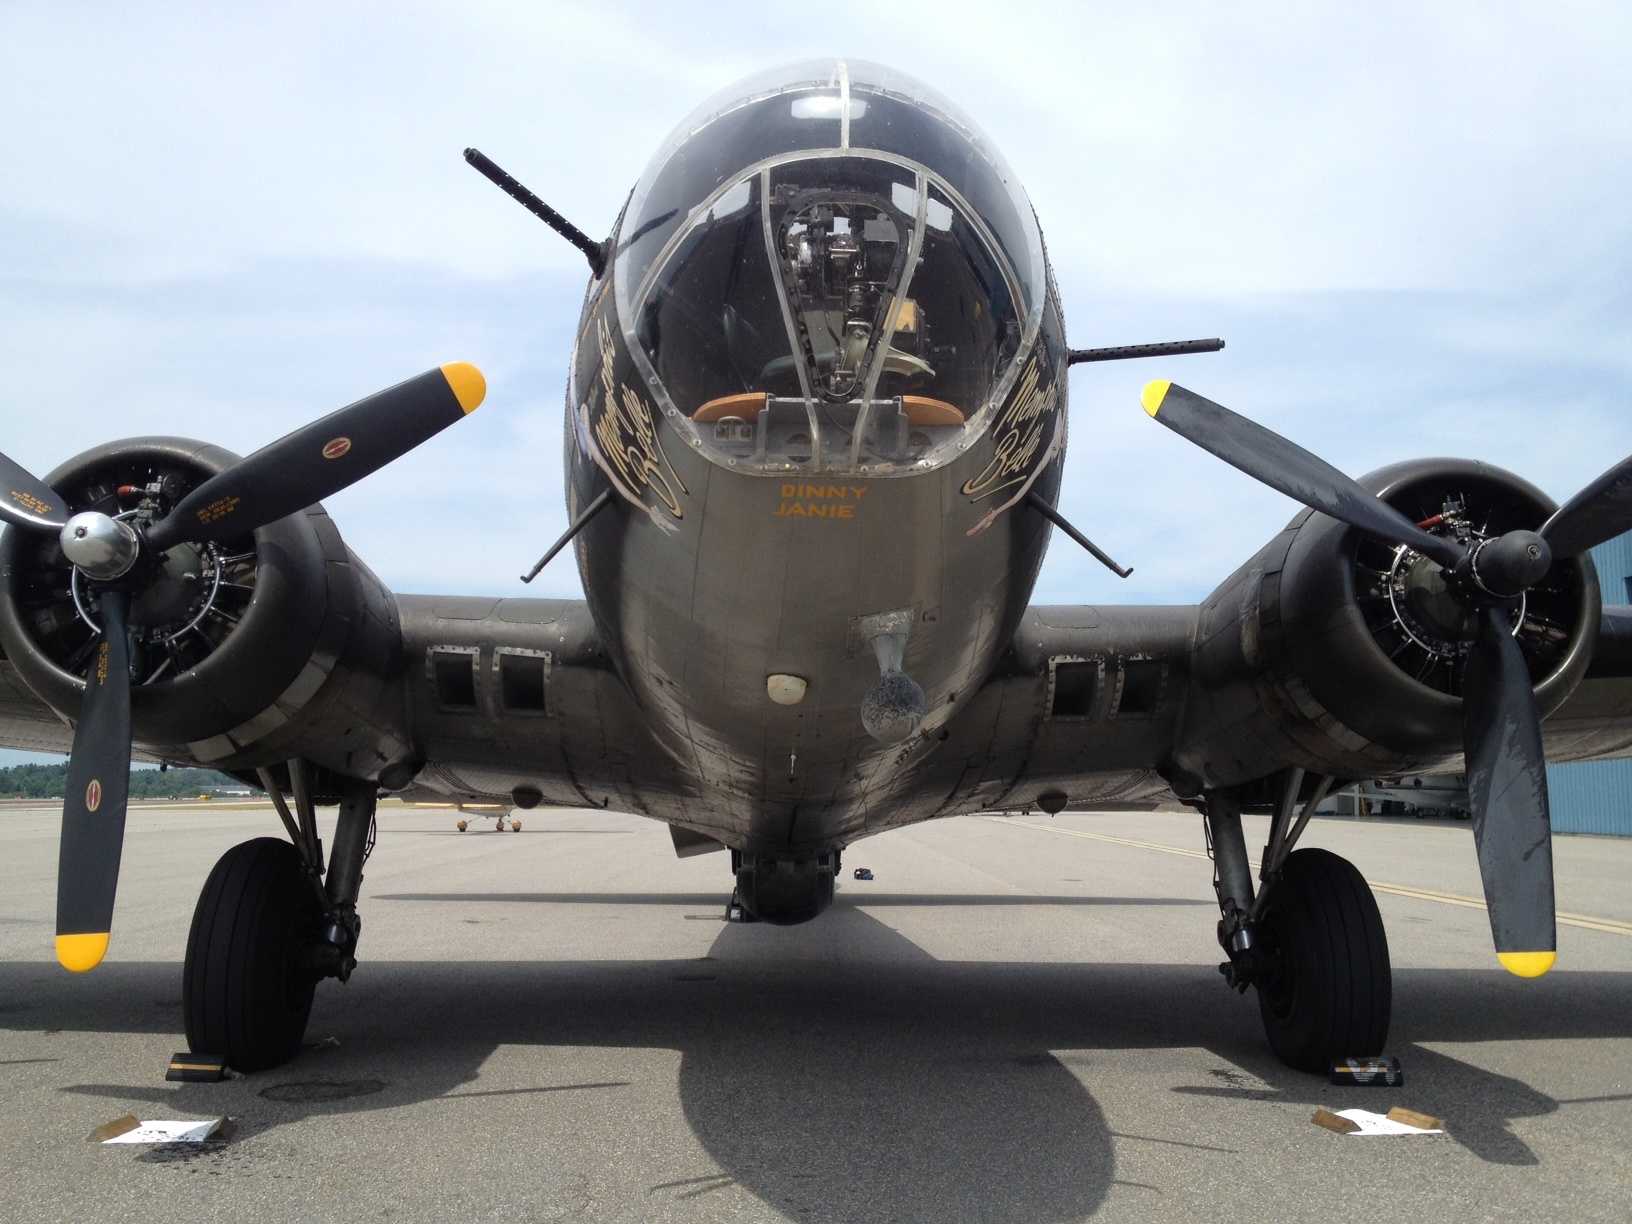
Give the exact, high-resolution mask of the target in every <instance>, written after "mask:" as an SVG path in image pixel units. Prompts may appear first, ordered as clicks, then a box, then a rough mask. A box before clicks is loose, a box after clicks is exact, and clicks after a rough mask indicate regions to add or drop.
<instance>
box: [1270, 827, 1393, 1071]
mask: <svg viewBox="0 0 1632 1224" xmlns="http://www.w3.org/2000/svg"><path fill="white" fill-rule="evenodd" d="M1259 930H1260V937H1261V938H1262V939H1264V941H1265V949H1266V951H1267V952H1268V954H1269V955H1270V957H1271V958H1272V960H1273V962H1274V965H1275V968H1274V970H1273V971H1272V972H1271V973H1270V975H1269V976H1268V977H1267V978H1265V980H1263V981H1261V982H1260V983H1259V985H1258V1009H1259V1012H1260V1013H1261V1014H1262V1016H1263V1019H1264V1032H1265V1034H1266V1035H1267V1036H1268V1037H1269V1044H1270V1048H1271V1049H1273V1050H1274V1051H1275V1053H1276V1055H1277V1056H1278V1057H1279V1058H1280V1060H1281V1061H1282V1062H1284V1063H1285V1064H1286V1065H1287V1066H1289V1067H1295V1068H1296V1069H1298V1070H1299V1071H1317V1072H1325V1071H1326V1070H1327V1068H1328V1067H1329V1066H1330V1064H1331V1061H1332V1059H1334V1058H1348V1057H1355V1058H1362V1057H1366V1056H1368V1055H1372V1054H1380V1053H1382V1050H1383V1046H1384V1044H1385V1043H1386V1042H1387V1041H1388V1022H1389V1015H1390V1013H1391V1011H1392V1009H1393V1005H1394V977H1393V971H1392V969H1391V968H1390V967H1389V962H1388V936H1387V935H1386V934H1385V933H1384V931H1383V919H1382V915H1381V914H1379V913H1378V912H1377V901H1376V898H1374V897H1373V896H1372V895H1371V889H1370V888H1369V887H1367V885H1366V881H1365V877H1363V876H1362V875H1361V874H1360V872H1359V871H1358V870H1357V869H1356V868H1355V866H1354V864H1353V863H1351V862H1349V861H1348V860H1347V859H1345V858H1340V857H1338V856H1337V855H1335V854H1333V853H1331V851H1329V850H1317V849H1308V850H1297V851H1294V852H1293V853H1292V854H1291V855H1289V856H1288V857H1287V860H1286V866H1285V868H1283V869H1282V872H1281V878H1280V880H1279V881H1278V882H1277V883H1276V884H1275V885H1274V886H1273V891H1272V892H1271V894H1270V896H1269V897H1268V898H1267V899H1266V901H1265V906H1264V916H1263V920H1262V922H1261V924H1260V928H1259Z"/></svg>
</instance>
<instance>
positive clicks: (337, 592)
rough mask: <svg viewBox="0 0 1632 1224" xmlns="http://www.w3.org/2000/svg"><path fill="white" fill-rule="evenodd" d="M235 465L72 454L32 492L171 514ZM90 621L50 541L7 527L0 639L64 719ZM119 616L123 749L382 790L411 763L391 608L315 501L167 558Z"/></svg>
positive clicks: (194, 453) (213, 453)
mask: <svg viewBox="0 0 1632 1224" xmlns="http://www.w3.org/2000/svg"><path fill="white" fill-rule="evenodd" d="M236 460H237V456H235V455H233V454H231V453H229V452H228V451H225V450H223V449H221V448H220V447H216V446H210V445H207V444H204V443H199V442H192V441H188V440H186V439H182V438H134V439H129V440H125V441H121V442H111V443H108V444H107V445H104V446H99V447H96V448H95V449H93V450H89V451H86V452H85V453H84V454H81V455H79V456H76V457H75V458H73V459H71V460H69V461H68V462H67V463H65V464H63V465H62V466H61V467H59V468H57V469H56V471H54V472H52V473H51V474H50V475H49V476H48V477H47V478H46V482H47V483H48V484H50V485H51V486H52V487H54V488H56V489H57V490H58V491H59V492H61V493H62V494H63V495H64V496H65V497H66V498H67V500H68V502H69V504H70V505H71V506H72V507H73V508H74V509H76V510H79V509H98V510H102V511H103V512H104V513H108V514H117V513H118V512H119V510H120V506H121V504H122V500H121V495H120V489H121V487H122V486H124V487H127V488H128V487H130V486H134V487H137V488H146V487H150V486H152V485H154V484H158V485H161V486H162V487H163V496H164V497H166V498H167V499H168V500H169V502H170V504H174V502H175V500H177V499H179V498H180V497H181V496H183V495H185V494H186V493H187V492H188V491H189V490H191V489H192V488H194V487H196V486H197V485H199V484H201V483H202V482H203V481H204V480H206V479H207V478H209V477H210V476H213V475H214V474H216V473H217V472H219V471H221V470H223V469H224V468H226V467H227V466H228V465H229V464H231V463H234V462H236ZM129 498H130V494H129V493H128V492H127V493H126V494H125V497H124V500H125V501H128V500H129ZM94 620H95V612H94V606H93V601H92V600H91V599H89V597H88V593H87V591H86V590H85V588H84V584H83V583H82V582H81V580H80V577H79V575H77V573H75V571H73V570H72V569H71V568H70V567H69V566H68V564H67V562H66V561H65V559H64V558H63V556H62V552H61V548H60V546H59V545H58V543H57V540H56V538H55V537H54V536H52V535H49V534H34V533H24V532H21V531H19V530H17V529H15V528H13V529H10V530H8V531H7V532H6V533H5V536H4V538H3V540H0V646H3V647H4V650H5V653H6V656H7V657H8V658H9V659H10V660H11V662H12V663H13V664H14V665H15V667H16V668H17V671H18V673H19V674H20V675H21V676H22V678H23V680H24V681H25V682H26V683H27V684H28V686H29V687H30V688H31V689H33V690H34V692H35V693H36V694H37V695H38V696H39V697H40V698H41V699H42V700H43V701H45V702H46V703H47V704H49V705H50V706H51V707H52V708H53V709H55V710H57V711H58V712H60V713H62V714H64V715H66V716H67V717H70V718H77V717H78V713H79V705H80V699H81V694H82V693H83V691H84V674H85V669H86V666H87V665H88V661H89V659H90V657H91V655H92V653H93V650H94V644H95V642H96V640H97V631H96V629H95V628H93V622H94ZM132 622H133V625H135V626H137V628H136V632H135V639H136V640H135V642H134V645H133V659H134V661H135V664H136V670H135V672H134V676H133V686H132V689H131V722H132V728H133V733H134V735H133V737H134V740H135V743H136V745H137V747H138V750H139V751H145V752H146V753H148V754H150V755H153V756H159V757H163V758H168V759H172V760H189V761H196V762H198V763H200V764H205V765H211V766H214V767H216V768H221V769H233V770H239V771H242V770H246V769H250V768H253V767H255V766H259V765H267V764H272V763H275V762H281V761H284V760H287V759H289V758H291V757H295V756H300V757H303V758H305V759H307V760H309V761H311V762H313V763H314V764H316V765H319V766H321V767H322V768H323V769H326V770H329V771H332V772H333V773H334V774H337V775H341V776H345V777H352V778H366V779H372V780H377V779H380V778H381V776H382V774H384V775H386V777H387V780H388V782H394V777H393V775H400V774H401V773H402V772H404V771H405V770H406V769H408V768H409V767H410V758H411V753H410V748H409V739H408V733H407V723H406V717H405V712H404V703H403V697H402V683H401V680H402V662H401V654H402V648H401V633H400V630H399V626H398V621H397V607H396V602H395V600H394V599H393V598H392V596H391V593H390V592H389V591H387V590H386V589H385V587H384V586H383V585H382V584H381V583H380V581H379V579H378V578H376V577H375V576H374V574H373V573H372V572H371V571H370V570H369V569H368V568H367V567H366V566H365V565H363V564H362V562H360V561H359V560H358V559H357V558H356V557H355V556H353V555H352V554H351V552H350V551H349V550H348V549H347V548H346V546H345V543H344V541H342V540H341V538H340V533H339V532H338V530H336V528H335V526H334V523H333V522H332V521H331V520H330V518H329V516H328V515H327V514H326V513H324V511H323V510H322V509H321V507H313V508H312V509H310V510H307V511H305V512H303V513H300V514H294V515H290V516H289V517H287V518H284V519H280V520H278V521H277V522H274V523H271V524H270V525H268V526H266V527H262V528H259V529H258V530H256V531H255V532H254V533H253V534H252V535H251V534H246V535H245V536H244V537H242V538H241V539H238V540H230V541H227V542H225V543H222V544H212V545H193V544H183V545H179V546H177V547H176V548H173V549H171V550H169V552H168V553H167V554H166V556H165V567H164V578H163V579H162V580H160V581H157V582H155V583H153V584H151V585H150V586H149V587H148V588H146V589H144V590H143V591H141V592H140V593H139V594H138V595H137V596H136V598H135V601H134V603H133V605H132ZM395 784H398V785H400V782H396V783H395Z"/></svg>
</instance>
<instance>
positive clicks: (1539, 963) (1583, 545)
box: [1140, 379, 1632, 977]
mask: <svg viewBox="0 0 1632 1224" xmlns="http://www.w3.org/2000/svg"><path fill="white" fill-rule="evenodd" d="M1140 398H1141V402H1142V403H1143V404H1144V407H1145V411H1146V412H1148V413H1149V414H1150V415H1151V416H1152V417H1154V418H1155V419H1156V420H1158V421H1160V422H1161V423H1162V424H1163V425H1166V426H1167V427H1168V428H1169V429H1171V430H1173V431H1174V432H1175V433H1177V434H1178V435H1179V436H1180V437H1182V438H1185V439H1186V440H1188V441H1190V442H1193V443H1195V444H1196V445H1197V446H1200V447H1202V448H1203V449H1204V450H1207V451H1211V452H1212V453H1213V454H1214V455H1216V456H1218V457H1219V458H1220V459H1222V460H1223V461H1224V462H1225V463H1227V464H1229V465H1230V466H1231V467H1233V468H1236V469H1237V470H1239V471H1242V472H1245V473H1246V474H1247V475H1248V476H1251V477H1253V478H1254V479H1255V480H1258V481H1261V482H1262V483H1264V484H1266V485H1269V486H1270V487H1271V488H1273V489H1278V490H1279V491H1280V492H1282V493H1285V494H1286V495H1287V496H1289V497H1292V498H1294V499H1295V500H1297V501H1299V502H1302V503H1303V504H1304V505H1305V506H1308V507H1310V508H1311V509H1314V510H1318V511H1320V512H1321V513H1322V514H1326V515H1329V516H1330V517H1332V518H1334V519H1337V520H1339V521H1340V522H1344V523H1347V524H1349V525H1350V526H1351V527H1355V528H1357V529H1358V530H1360V531H1364V532H1366V533H1368V534H1370V535H1373V536H1376V537H1378V538H1379V539H1382V540H1386V541H1388V542H1389V543H1392V544H1397V545H1403V546H1405V547H1407V548H1410V549H1413V550H1415V551H1416V552H1418V553H1420V554H1422V555H1423V556H1426V557H1428V558H1430V559H1431V560H1433V561H1434V562H1436V563H1437V564H1438V565H1439V566H1440V567H1441V568H1442V569H1443V570H1444V571H1445V577H1446V584H1447V587H1448V589H1449V590H1450V591H1451V592H1453V594H1454V597H1455V598H1456V599H1457V600H1458V601H1459V602H1461V603H1462V604H1463V605H1464V606H1466V607H1468V608H1469V609H1470V610H1472V611H1474V612H1475V613H1476V620H1477V635H1476V637H1475V638H1474V641H1473V643H1472V644H1471V647H1470V649H1469V652H1468V657H1467V664H1466V670H1465V672H1464V674H1463V683H1462V717H1463V726H1462V738H1463V751H1464V753H1465V756H1466V762H1467V775H1468V797H1469V802H1470V804H1471V806H1472V809H1473V835H1474V841H1475V844H1476V846H1477V849H1478V856H1479V874H1480V877H1481V878H1482V880H1483V882H1484V889H1485V905H1486V908H1487V909H1488V910H1489V911H1490V931H1491V937H1492V940H1493V942H1494V943H1495V946H1496V955H1497V959H1499V960H1500V961H1501V963H1502V965H1503V967H1504V968H1506V969H1507V970H1508V971H1509V972H1511V973H1514V974H1517V975H1518V976H1520V977H1538V976H1540V975H1541V974H1543V973H1545V972H1547V970H1548V969H1550V968H1552V966H1553V962H1554V960H1555V959H1556V958H1557V946H1558V945H1557V938H1556V931H1555V926H1554V914H1553V851H1552V826H1551V824H1550V820H1549V813H1548V807H1547V774H1546V758H1545V756H1544V754H1543V751H1542V739H1541V715H1540V712H1539V711H1538V710H1537V709H1536V701H1535V694H1534V692H1533V690H1532V689H1531V686H1530V672H1529V668H1528V666H1527V665H1526V663H1525V659H1524V653H1523V651H1521V650H1520V649H1519V645H1518V643H1517V642H1516V641H1515V640H1514V638H1513V632H1512V601H1513V600H1515V599H1517V598H1518V597H1519V596H1521V595H1523V594H1524V593H1525V592H1526V591H1528V590H1529V589H1530V588H1531V587H1532V586H1534V585H1535V584H1536V583H1538V582H1540V581H1541V580H1542V578H1544V577H1545V576H1546V574H1547V572H1548V570H1549V569H1550V568H1551V567H1552V564H1553V560H1554V558H1555V557H1556V558H1569V557H1575V556H1578V555H1580V554H1581V553H1583V552H1586V551H1587V550H1588V549H1589V548H1592V547H1593V546H1595V545H1597V544H1601V543H1603V542H1604V541H1605V540H1608V539H1611V538H1613V537H1614V536H1617V535H1620V534H1622V533H1623V532H1626V531H1629V530H1632V457H1629V458H1627V459H1625V460H1622V461H1621V462H1620V463H1618V464H1616V465H1615V466H1614V467H1612V468H1610V469H1609V471H1607V472H1605V473H1604V474H1603V475H1602V476H1600V477H1599V478H1598V479H1597V480H1595V481H1593V482H1592V483H1591V484H1589V485H1588V486H1587V487H1586V488H1584V489H1582V490H1581V492H1579V493H1577V494H1576V495H1575V496H1574V497H1572V498H1571V499H1570V500H1569V501H1568V502H1566V503H1565V504H1564V505H1563V506H1562V507H1561V508H1560V509H1559V510H1558V511H1557V512H1556V513H1555V514H1553V516H1552V517H1551V518H1549V519H1548V520H1547V522H1546V523H1544V524H1543V525H1542V527H1541V530H1540V531H1539V532H1536V531H1523V530H1518V531H1509V532H1507V533H1506V534H1504V535H1501V536H1498V537H1496V538H1494V539H1487V540H1477V541H1475V542H1473V543H1472V544H1470V545H1463V544H1460V543H1458V542H1457V541H1456V540H1454V539H1451V538H1449V537H1446V536H1435V535H1430V534H1429V533H1428V532H1427V531H1425V530H1423V529H1422V528H1421V527H1419V526H1418V525H1417V524H1415V523H1413V522H1411V520H1409V519H1408V518H1406V517H1405V516H1404V515H1403V514H1401V513H1400V512H1399V511H1397V510H1395V509H1394V508H1393V507H1392V506H1390V505H1388V504H1387V503H1386V502H1384V501H1383V500H1382V499H1381V498H1379V497H1377V496H1376V495H1375V494H1373V493H1371V492H1369V491H1368V490H1366V489H1365V488H1363V487H1362V486H1361V485H1359V484H1358V483H1357V482H1355V481H1354V480H1352V479H1350V478H1349V477H1348V476H1345V475H1344V474H1343V473H1342V472H1340V471H1338V470H1337V469H1336V468H1334V467H1332V466H1331V465H1330V464H1328V463H1327V462H1326V461H1325V460H1323V459H1320V458H1318V457H1317V456H1315V455H1312V454H1310V453H1309V452H1308V451H1306V450H1304V449H1303V448H1302V447H1301V446H1299V445H1297V444H1296V443H1295V442H1292V441H1289V440H1288V439H1286V438H1283V437H1282V436H1281V435H1280V434H1277V433H1275V432H1274V431H1273V430H1270V429H1266V428H1265V427H1264V426H1262V425H1259V424H1257V423H1256V422H1254V421H1250V420H1248V419H1247V418H1246V417H1243V416H1240V415H1238V414H1236V413H1234V412H1231V411H1230V410H1229V409H1228V408H1225V407H1224V406H1223V405H1222V404H1216V403H1214V402H1213V401H1212V400H1210V399H1206V398H1204V397H1202V396H1200V395H1197V394H1196V393H1195V392H1194V391H1190V390H1187V389H1186V388H1184V387H1180V386H1177V385H1175V384H1173V383H1170V382H1167V381H1164V380H1161V379H1158V380H1156V381H1154V382H1151V383H1147V384H1146V386H1145V389H1144V393H1143V394H1142V396H1141V397H1140Z"/></svg>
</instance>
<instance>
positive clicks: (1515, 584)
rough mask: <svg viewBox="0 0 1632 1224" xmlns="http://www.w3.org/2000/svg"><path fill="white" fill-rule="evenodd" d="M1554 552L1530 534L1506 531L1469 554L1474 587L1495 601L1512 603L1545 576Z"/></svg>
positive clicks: (1528, 532)
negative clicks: (1509, 600)
mask: <svg viewBox="0 0 1632 1224" xmlns="http://www.w3.org/2000/svg"><path fill="white" fill-rule="evenodd" d="M1552 568H1553V550H1552V549H1551V548H1549V547H1548V546H1547V541H1546V540H1544V539H1542V538H1541V537H1540V536H1539V535H1537V534H1536V533H1535V532H1533V531H1509V532H1508V533H1507V534H1505V535H1500V536H1497V537H1496V538H1495V539H1494V540H1486V541H1485V542H1484V543H1482V544H1480V545H1479V546H1478V547H1477V548H1475V549H1474V550H1473V551H1472V552H1471V553H1469V554H1468V573H1469V575H1470V576H1471V577H1472V579H1473V582H1474V585H1475V586H1477V587H1478V588H1479V589H1480V590H1481V591H1483V592H1484V593H1485V594H1487V595H1493V596H1495V597H1496V598H1497V599H1514V598H1516V597H1517V596H1519V595H1522V594H1523V593H1524V592H1525V591H1528V590H1529V589H1530V588H1531V587H1533V586H1535V585H1536V583H1538V582H1540V581H1541V580H1542V579H1543V578H1545V577H1546V576H1547V571H1548V570H1550V569H1552Z"/></svg>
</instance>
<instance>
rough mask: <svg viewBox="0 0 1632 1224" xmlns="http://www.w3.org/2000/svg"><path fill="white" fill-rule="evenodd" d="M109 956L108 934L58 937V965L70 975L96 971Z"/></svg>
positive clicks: (97, 932)
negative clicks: (104, 958) (91, 970)
mask: <svg viewBox="0 0 1632 1224" xmlns="http://www.w3.org/2000/svg"><path fill="white" fill-rule="evenodd" d="M107 954H108V932H106V931H92V932H90V933H89V934H85V935H58V936H57V963H58V964H59V965H61V966H62V967H63V968H64V969H66V970H68V971H69V972H70V973H84V972H86V971H87V970H90V969H95V968H96V967H97V966H98V965H100V964H101V963H102V958H103V957H104V956H106V955H107Z"/></svg>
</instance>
